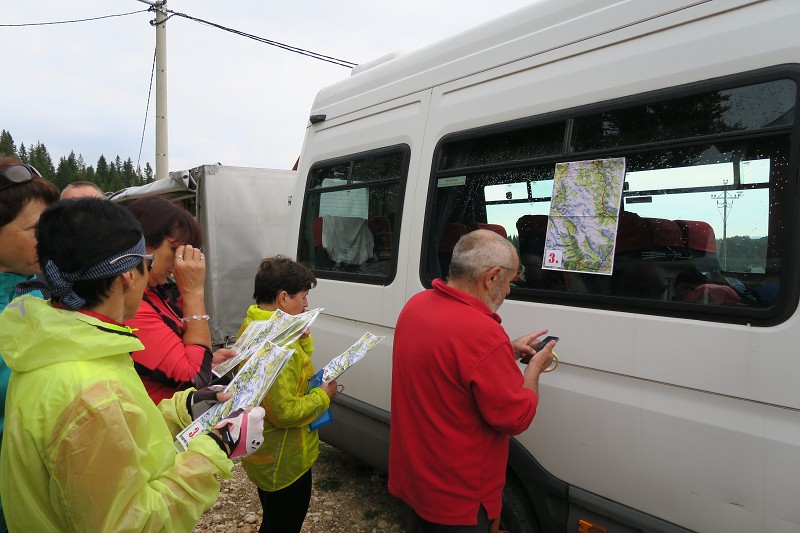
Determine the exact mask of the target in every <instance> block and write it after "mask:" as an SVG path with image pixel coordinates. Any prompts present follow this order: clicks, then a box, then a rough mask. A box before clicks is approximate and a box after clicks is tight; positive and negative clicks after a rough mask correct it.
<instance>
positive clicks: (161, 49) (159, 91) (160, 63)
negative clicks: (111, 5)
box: [139, 0, 169, 180]
mask: <svg viewBox="0 0 800 533" xmlns="http://www.w3.org/2000/svg"><path fill="white" fill-rule="evenodd" d="M139 2H142V3H144V4H147V5H149V6H150V7H152V9H153V11H155V12H156V18H155V20H154V21H150V24H151V25H152V26H155V28H156V169H155V170H156V175H155V179H157V180H159V179H164V178H166V177H168V176H169V150H168V145H169V131H168V129H167V0H158V1H148V0H139Z"/></svg>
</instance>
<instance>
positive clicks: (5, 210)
mask: <svg viewBox="0 0 800 533" xmlns="http://www.w3.org/2000/svg"><path fill="white" fill-rule="evenodd" d="M21 164H22V161H21V160H20V159H18V158H16V157H8V156H5V157H0V172H2V171H4V170H5V169H7V168H9V167H13V166H14V165H21ZM59 196H60V193H59V192H58V187H56V186H55V185H53V184H52V183H50V182H49V181H47V180H46V179H44V178H42V177H40V176H34V177H33V179H32V180H31V181H28V182H26V183H20V184H19V185H14V186H13V187H8V188H7V189H3V190H2V191H0V227H3V226H5V225H6V224H8V223H9V222H11V221H12V220H14V219H15V218H17V215H19V212H20V211H22V210H23V209H24V208H25V206H26V205H28V203H29V202H32V201H35V200H40V201H41V202H43V203H44V204H45V205H50V204H52V203H53V202H55V201H57V200H58V198H59Z"/></svg>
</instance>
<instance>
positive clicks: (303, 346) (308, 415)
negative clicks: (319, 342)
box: [239, 305, 331, 492]
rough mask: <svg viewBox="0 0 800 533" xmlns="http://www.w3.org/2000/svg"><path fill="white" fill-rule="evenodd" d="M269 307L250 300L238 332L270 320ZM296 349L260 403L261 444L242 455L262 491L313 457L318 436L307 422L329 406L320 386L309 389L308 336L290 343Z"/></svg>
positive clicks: (303, 468) (283, 482) (291, 476)
mask: <svg viewBox="0 0 800 533" xmlns="http://www.w3.org/2000/svg"><path fill="white" fill-rule="evenodd" d="M272 313H273V311H264V310H263V309H260V308H259V307H258V306H257V305H251V306H250V308H249V309H248V310H247V316H246V317H245V319H244V322H243V323H242V327H241V328H239V335H241V334H242V332H243V331H244V330H245V328H246V327H247V325H248V324H250V322H252V321H254V320H269V318H270V317H271V316H272ZM288 348H294V350H295V352H294V354H292V357H291V358H290V359H289V361H288V362H287V363H286V366H285V367H283V370H281V373H280V374H278V377H277V378H276V379H275V382H274V383H273V384H272V387H270V389H269V392H267V395H266V396H265V397H264V400H263V401H262V402H261V406H262V407H263V408H264V411H266V416H265V417H264V443H263V444H262V445H261V447H259V448H258V450H256V451H255V453H253V454H251V455H248V456H247V457H244V458H243V459H242V467H243V468H244V471H245V472H246V473H247V477H249V478H250V481H252V482H253V483H255V485H256V486H257V487H258V488H260V489H261V490H264V491H267V492H274V491H276V490H280V489H283V488H286V487H288V486H289V485H291V484H292V483H294V482H295V481H297V479H298V478H299V477H300V476H302V475H303V474H305V473H306V472H307V471H308V469H309V468H311V466H312V465H313V464H314V461H316V460H317V455H318V454H319V435H318V432H317V431H309V430H308V425H309V424H310V423H311V422H313V421H314V420H315V419H316V418H317V417H319V416H320V415H321V414H322V413H324V412H325V410H326V409H327V408H328V407H329V406H330V403H331V400H330V398H328V395H327V394H325V392H324V391H323V390H322V389H320V388H318V387H317V388H313V389H311V390H310V391H308V393H307V394H306V391H307V390H308V380H309V379H310V378H311V376H313V375H314V365H313V363H312V362H311V353H312V352H313V351H314V341H313V340H312V339H311V336H309V337H307V338H305V339H299V340H296V341H295V342H293V343H292V344H290V345H289V346H288Z"/></svg>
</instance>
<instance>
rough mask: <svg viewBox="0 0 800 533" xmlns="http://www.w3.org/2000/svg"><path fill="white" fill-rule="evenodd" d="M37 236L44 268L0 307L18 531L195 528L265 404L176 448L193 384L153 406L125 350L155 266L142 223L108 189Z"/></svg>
mask: <svg viewBox="0 0 800 533" xmlns="http://www.w3.org/2000/svg"><path fill="white" fill-rule="evenodd" d="M76 236H77V237H76ZM36 238H37V240H38V244H37V246H36V253H37V256H38V262H39V266H40V267H41V271H42V274H41V276H40V277H39V278H38V279H36V280H32V281H27V282H25V283H23V284H21V285H20V286H18V292H22V293H26V295H24V296H21V297H18V298H16V299H15V300H13V301H12V302H11V303H10V304H9V305H8V306H7V307H6V308H5V310H4V312H3V313H2V314H1V315H0V349H1V350H2V353H3V357H4V359H5V361H6V362H7V363H8V365H9V367H11V369H12V374H11V379H10V382H9V387H8V399H7V403H6V410H5V414H6V418H5V429H6V432H5V436H4V441H3V447H2V454H0V465H2V466H1V467H0V493H1V494H2V498H3V503H4V504H5V511H6V518H7V520H8V525H9V529H10V530H11V531H36V532H57V531H92V532H111V531H190V530H191V529H192V528H193V527H194V525H195V523H196V522H197V520H198V519H199V517H200V515H201V513H202V512H203V510H204V509H206V508H207V507H210V506H211V505H212V504H213V503H214V502H215V501H216V500H217V496H218V495H219V480H218V479H217V476H219V477H223V478H230V477H231V476H232V474H231V469H232V468H233V463H232V462H231V460H230V459H229V457H237V456H241V455H243V454H246V453H248V452H250V451H252V449H251V448H252V447H249V446H248V443H251V442H252V441H253V440H254V439H256V440H260V436H261V428H262V427H263V426H262V425H261V420H263V410H261V409H259V408H256V409H252V410H250V411H248V412H246V413H241V412H237V413H232V414H231V416H230V417H229V418H228V419H225V420H223V421H222V422H221V423H219V424H217V425H215V426H214V429H212V430H211V432H210V433H205V432H204V433H203V434H201V435H198V436H197V438H195V439H194V440H192V442H191V445H190V446H189V449H188V450H186V451H183V452H180V453H177V454H176V452H175V448H174V445H173V438H174V433H176V432H177V431H178V430H179V429H181V428H182V427H184V426H186V425H187V424H188V423H190V422H191V418H190V417H189V413H188V411H187V397H188V395H189V394H191V392H192V391H186V392H185V393H180V394H176V395H175V397H173V398H170V399H168V400H165V401H163V402H161V404H160V405H159V406H158V407H156V406H155V405H153V403H152V402H151V401H150V399H149V398H148V396H147V393H146V391H145V389H144V387H143V386H142V383H141V380H140V379H139V377H138V376H137V374H136V372H135V371H134V369H133V365H132V363H131V359H130V356H129V353H130V352H131V351H134V350H140V349H141V348H142V344H141V342H139V340H138V339H137V338H136V336H135V335H133V333H132V332H131V328H129V327H126V326H124V325H123V324H122V322H123V320H125V319H127V318H130V317H132V316H133V314H134V313H135V312H136V309H137V308H138V307H139V302H140V301H141V299H142V293H143V291H144V289H145V287H147V282H148V278H149V271H150V269H151V268H152V266H153V255H151V254H148V253H147V251H146V249H145V240H144V238H143V237H142V233H141V230H140V228H139V224H138V222H137V221H136V219H135V218H134V217H133V215H131V213H130V212H128V211H127V210H126V209H125V208H124V207H121V206H119V205H117V204H114V203H112V202H108V201H106V200H100V199H95V198H91V199H89V198H87V199H77V200H63V201H60V202H57V203H55V204H53V205H52V206H50V207H49V208H48V209H46V210H45V211H44V213H43V214H42V216H41V218H40V219H39V223H38V225H37V227H36ZM34 290H40V291H42V292H44V293H47V294H49V295H50V296H51V299H50V300H43V299H41V298H35V297H33V296H31V295H30V294H27V293H28V292H30V291H34ZM217 399H218V400H221V399H222V398H220V397H219V396H217ZM193 401H194V400H190V403H191V402H193ZM212 435H213V436H212ZM256 437H257V438H256Z"/></svg>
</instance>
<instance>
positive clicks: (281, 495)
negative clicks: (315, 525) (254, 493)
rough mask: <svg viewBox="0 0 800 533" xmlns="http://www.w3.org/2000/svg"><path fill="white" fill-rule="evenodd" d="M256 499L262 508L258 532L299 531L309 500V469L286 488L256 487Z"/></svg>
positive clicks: (291, 532)
mask: <svg viewBox="0 0 800 533" xmlns="http://www.w3.org/2000/svg"><path fill="white" fill-rule="evenodd" d="M258 499H259V500H261V507H262V509H264V517H263V518H262V519H261V528H260V529H259V530H258V533H300V528H302V527H303V521H304V520H305V519H306V513H307V512H308V504H309V502H310V501H311V469H310V468H309V469H308V472H306V473H305V474H303V475H302V476H300V478H299V479H298V480H297V481H295V482H294V483H292V484H291V485H289V486H288V487H286V488H283V489H280V490H276V491H275V492H267V491H264V490H261V489H258Z"/></svg>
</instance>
